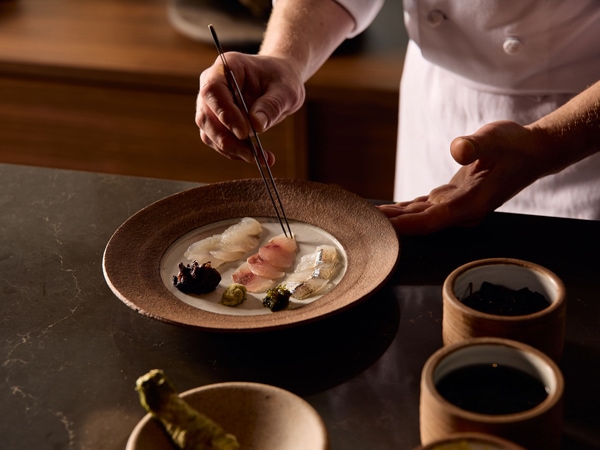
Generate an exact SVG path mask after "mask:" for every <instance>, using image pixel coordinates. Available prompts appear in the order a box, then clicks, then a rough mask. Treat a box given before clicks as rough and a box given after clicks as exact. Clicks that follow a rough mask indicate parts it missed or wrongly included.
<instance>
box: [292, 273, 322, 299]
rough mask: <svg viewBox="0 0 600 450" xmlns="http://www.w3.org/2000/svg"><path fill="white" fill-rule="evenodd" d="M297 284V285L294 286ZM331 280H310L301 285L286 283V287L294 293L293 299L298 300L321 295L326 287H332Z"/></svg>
mask: <svg viewBox="0 0 600 450" xmlns="http://www.w3.org/2000/svg"><path fill="white" fill-rule="evenodd" d="M294 284H295V285H294ZM330 285H331V283H330V282H329V280H325V279H323V278H309V279H307V280H305V281H302V282H300V283H297V284H296V283H289V282H286V284H285V287H286V288H287V289H288V290H289V291H290V292H291V293H292V297H293V298H296V299H298V300H304V299H305V298H308V297H312V296H313V295H317V294H321V293H322V291H324V290H325V289H324V288H326V287H328V286H330Z"/></svg>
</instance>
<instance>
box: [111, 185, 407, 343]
mask: <svg viewBox="0 0 600 450" xmlns="http://www.w3.org/2000/svg"><path fill="white" fill-rule="evenodd" d="M277 185H278V189H279V192H280V194H281V196H282V198H283V199H284V203H285V207H286V214H287V216H288V218H289V219H293V220H298V221H301V222H305V223H309V224H311V225H314V226H317V227H319V228H322V229H323V230H325V231H327V232H329V233H330V234H332V235H333V236H334V237H336V238H337V239H338V241H339V242H340V244H341V245H342V246H343V247H344V249H345V251H346V253H347V257H348V261H347V264H348V267H347V271H346V274H345V275H344V277H343V279H342V280H341V281H340V283H339V284H338V285H337V286H336V287H335V288H334V289H332V290H331V291H330V292H329V293H327V294H326V295H324V296H323V297H322V298H320V299H319V300H318V301H315V302H313V303H310V304H308V305H306V306H303V307H301V308H297V309H293V310H285V311H280V312H277V313H273V314H266V315H259V316H231V315H223V314H217V313H211V312H207V311H203V310H200V309H197V308H194V307H193V306H190V305H187V304H186V303H184V302H182V301H181V300H179V299H177V298H176V297H175V296H174V295H173V294H172V293H171V292H169V291H168V289H167V288H166V287H165V286H164V284H163V282H162V280H161V278H160V262H161V259H162V256H163V254H164V252H165V251H166V250H167V249H168V248H169V247H170V246H171V245H172V244H173V242H175V241H176V240H177V239H179V238H180V237H181V236H183V235H184V234H186V233H188V232H190V231H192V230H194V229H197V228H200V227H202V226H205V225H207V224H211V223H214V222H217V221H219V220H224V219H231V218H237V217H244V216H250V217H253V216H254V217H258V216H263V217H272V216H273V207H272V205H271V203H270V200H269V198H268V196H267V195H266V192H265V187H264V184H263V182H262V180H261V179H246V180H234V181H225V182H221V183H213V184H208V185H204V186H200V187H195V188H191V189H188V190H185V191H182V192H179V193H177V194H173V195H170V196H168V197H165V198H164V199H161V200H158V201H156V202H154V203H152V204H150V205H148V206H146V207H145V208H143V209H141V210H140V211H138V212H137V213H135V214H134V215H133V216H131V217H130V218H129V219H128V220H127V221H125V222H124V223H123V224H122V225H121V226H120V227H119V228H118V229H117V230H116V231H115V233H114V234H113V236H112V237H111V238H110V240H109V242H108V244H107V246H106V249H105V251H104V255H103V261H102V268H103V273H104V277H105V279H106V282H107V284H108V285H109V287H110V288H111V290H112V291H113V293H114V294H115V295H116V296H117V297H118V298H119V299H120V300H121V301H122V302H124V303H125V304H126V305H127V306H129V307H130V308H132V309H133V310H135V311H137V312H139V313H140V314H142V315H144V316H148V317H151V318H153V319H156V320H159V321H163V322H167V323H171V324H177V325H183V326H190V327H194V328H199V329H204V330H213V331H238V332H239V331H258V330H270V329H276V328H284V327H290V326H293V325H299V324H302V323H307V322H311V321H315V320H320V319H322V318H324V317H327V316H329V315H331V314H335V313H338V312H341V311H343V310H345V309H347V308H348V307H350V306H352V305H353V304H355V303H357V302H359V301H361V300H364V299H365V298H367V297H368V296H370V295H371V294H372V293H374V292H375V291H376V290H378V289H379V288H380V287H381V286H382V285H383V284H384V283H385V282H386V281H387V280H388V279H389V277H390V276H391V273H392V272H393V270H394V268H395V267H396V265H397V262H398V258H399V254H400V243H399V241H398V237H397V235H396V233H395V230H394V229H393V227H392V225H391V223H390V222H389V220H388V219H387V218H386V217H385V215H383V214H382V213H381V212H380V211H379V210H378V209H377V208H375V207H374V206H373V205H372V204H371V203H369V202H368V201H366V200H364V199H363V198H361V197H359V196H357V195H356V194H353V193H351V192H349V191H346V190H344V189H342V188H340V187H337V186H335V185H329V184H322V183H317V182H312V181H304V180H288V179H280V180H278V181H277Z"/></svg>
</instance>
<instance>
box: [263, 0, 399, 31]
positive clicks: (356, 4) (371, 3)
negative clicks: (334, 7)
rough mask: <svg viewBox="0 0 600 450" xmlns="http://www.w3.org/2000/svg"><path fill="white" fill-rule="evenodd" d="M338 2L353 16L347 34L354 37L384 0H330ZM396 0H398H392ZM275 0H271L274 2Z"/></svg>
mask: <svg viewBox="0 0 600 450" xmlns="http://www.w3.org/2000/svg"><path fill="white" fill-rule="evenodd" d="M331 1H335V2H336V3H338V4H339V5H340V6H342V7H343V8H345V9H346V11H348V12H349V13H350V15H351V16H352V17H353V18H354V23H355V26H354V29H353V30H352V33H350V35H349V36H348V37H349V38H352V37H355V36H357V35H359V34H360V33H362V32H363V31H365V29H366V28H367V27H368V26H369V25H370V24H371V22H372V21H373V19H375V16H377V14H378V13H379V11H380V10H381V7H382V6H383V2H384V1H385V0H331ZM394 1H398V0H394ZM276 2H277V0H273V4H275V3H276Z"/></svg>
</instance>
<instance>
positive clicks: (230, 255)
mask: <svg viewBox="0 0 600 450" xmlns="http://www.w3.org/2000/svg"><path fill="white" fill-rule="evenodd" d="M210 254H211V255H212V256H214V257H215V258H217V259H220V260H222V261H226V262H230V261H237V260H238V259H240V258H241V257H242V256H244V255H245V254H246V252H226V251H225V250H221V249H218V250H211V252H210Z"/></svg>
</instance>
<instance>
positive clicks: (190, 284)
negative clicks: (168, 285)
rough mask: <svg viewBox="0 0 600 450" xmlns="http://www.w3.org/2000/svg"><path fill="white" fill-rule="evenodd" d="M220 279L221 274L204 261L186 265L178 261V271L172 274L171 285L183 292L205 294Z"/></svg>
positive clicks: (214, 286)
mask: <svg viewBox="0 0 600 450" xmlns="http://www.w3.org/2000/svg"><path fill="white" fill-rule="evenodd" d="M220 281H221V274H220V273H219V272H218V271H217V269H215V268H214V267H212V266H211V265H210V262H206V263H204V264H202V265H200V264H198V261H194V262H192V264H188V265H187V266H186V265H184V264H183V263H179V273H178V274H177V275H176V276H175V275H174V276H173V286H175V287H176V288H177V289H179V290H180V291H181V292H183V293H185V294H206V293H207V292H212V291H214V290H215V289H216V287H217V286H218V284H219V283H220Z"/></svg>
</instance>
